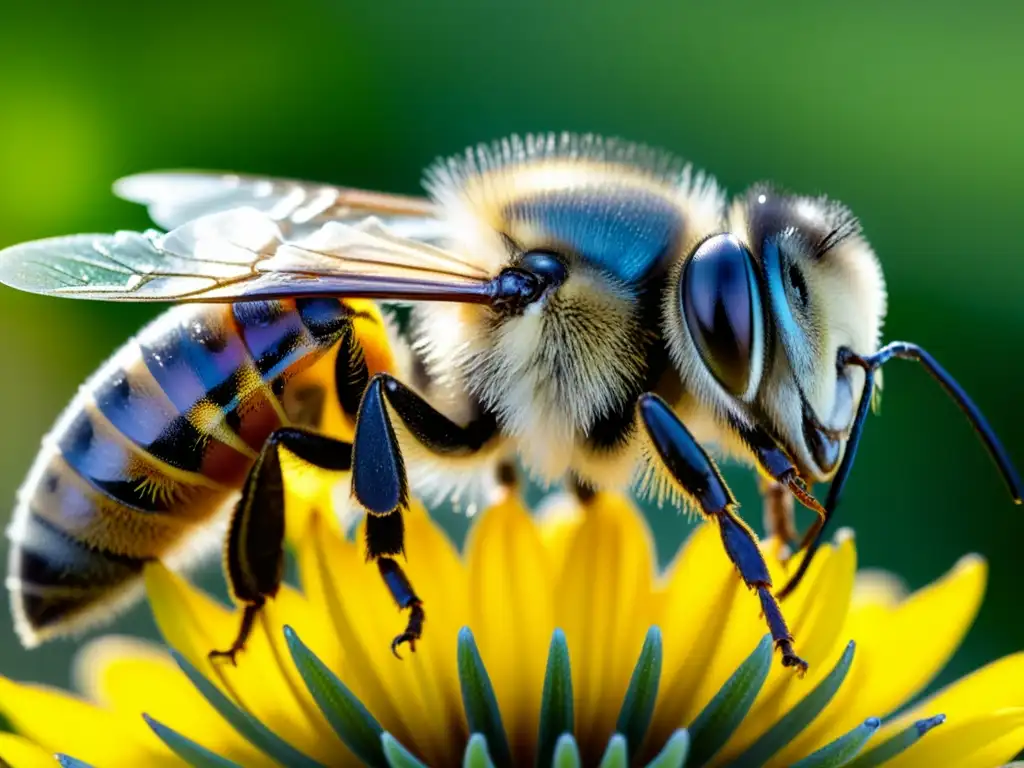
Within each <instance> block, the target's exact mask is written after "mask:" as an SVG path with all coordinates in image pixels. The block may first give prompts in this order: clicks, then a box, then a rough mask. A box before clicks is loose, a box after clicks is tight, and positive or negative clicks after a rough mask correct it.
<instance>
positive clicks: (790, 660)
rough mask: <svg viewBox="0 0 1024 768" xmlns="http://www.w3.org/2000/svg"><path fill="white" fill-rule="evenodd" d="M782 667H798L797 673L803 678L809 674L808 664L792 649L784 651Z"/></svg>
mask: <svg viewBox="0 0 1024 768" xmlns="http://www.w3.org/2000/svg"><path fill="white" fill-rule="evenodd" d="M782 666H784V667H796V673H797V674H798V675H799V676H800V677H803V676H804V675H805V674H806V673H807V662H806V661H804V660H803V659H801V658H800V657H799V656H797V655H796V654H795V653H794V652H793V649H792V648H789V649H788V650H787V649H783V651H782Z"/></svg>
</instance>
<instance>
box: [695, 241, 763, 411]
mask: <svg viewBox="0 0 1024 768" xmlns="http://www.w3.org/2000/svg"><path fill="white" fill-rule="evenodd" d="M679 301H680V303H681V305H682V310H683V317H685V318H686V325H687V327H688V328H689V330H690V336H691V337H692V338H693V340H694V343H695V344H696V345H697V350H698V352H699V353H700V356H701V359H702V360H703V361H704V364H705V365H706V366H707V367H708V370H710V371H711V373H712V374H713V375H714V377H715V378H716V379H717V380H718V382H719V383H720V384H721V385H722V386H723V387H724V388H725V389H726V390H727V391H728V392H729V393H730V394H732V395H734V396H736V397H743V396H745V395H747V393H748V389H750V387H751V383H752V382H753V384H754V386H756V384H757V379H758V378H760V370H757V371H755V370H754V367H755V366H756V367H758V369H759V368H760V364H761V361H760V357H761V351H760V343H761V324H762V315H761V295H760V291H759V289H758V285H757V279H756V278H755V276H754V262H753V257H752V256H751V255H750V251H748V250H747V248H746V246H744V245H743V243H741V242H740V241H739V240H737V239H736V238H735V237H734V236H733V235H728V234H721V235H715V236H714V237H711V238H709V239H707V240H705V241H704V242H703V243H701V244H700V245H699V246H698V247H697V250H696V251H694V253H693V256H692V257H691V258H690V260H689V262H687V264H686V266H685V267H684V269H683V279H682V281H681V282H680V285H679Z"/></svg>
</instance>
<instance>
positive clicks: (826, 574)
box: [723, 532, 857, 765]
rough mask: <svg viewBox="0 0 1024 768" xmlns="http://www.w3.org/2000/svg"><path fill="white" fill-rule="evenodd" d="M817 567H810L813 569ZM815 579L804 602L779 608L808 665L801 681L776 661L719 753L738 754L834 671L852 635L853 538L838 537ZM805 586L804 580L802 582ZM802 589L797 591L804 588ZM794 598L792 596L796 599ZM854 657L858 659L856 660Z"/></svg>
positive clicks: (785, 759)
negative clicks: (849, 617)
mask: <svg viewBox="0 0 1024 768" xmlns="http://www.w3.org/2000/svg"><path fill="white" fill-rule="evenodd" d="M815 566H817V563H815V564H814V565H812V570H813V568H814V567H815ZM817 567H818V571H817V573H816V575H813V576H812V575H809V576H808V580H810V579H811V578H813V579H814V582H813V584H809V585H808V588H807V590H806V592H805V593H804V595H803V601H802V604H795V605H794V602H793V600H786V601H785V602H784V603H783V604H782V605H783V610H784V611H785V612H786V616H787V618H788V619H789V621H790V630H791V631H792V633H793V637H794V645H795V646H796V650H797V653H799V654H800V656H802V657H803V658H804V659H805V660H806V661H807V663H808V665H809V668H808V671H807V673H806V674H805V675H804V676H803V677H800V676H799V675H796V674H794V673H793V670H791V669H786V668H785V667H783V666H782V665H781V664H779V663H778V659H775V660H774V663H773V665H772V669H771V671H770V672H769V674H768V679H767V680H766V681H765V684H764V686H763V687H762V689H761V692H760V694H759V695H758V697H757V699H756V700H755V702H754V706H753V707H751V710H750V714H749V715H748V716H747V718H746V719H745V720H744V721H743V724H742V725H741V726H740V727H739V728H738V729H737V731H736V733H735V735H734V736H733V738H732V739H730V741H729V743H728V745H727V746H726V748H725V750H724V751H723V754H726V755H728V754H738V753H739V752H741V751H742V750H743V749H745V748H746V747H747V746H749V745H750V744H752V743H753V741H754V740H755V739H756V738H757V737H758V736H760V735H761V734H762V733H764V732H765V731H766V730H768V728H770V727H771V726H772V725H773V724H774V723H775V722H777V721H778V720H779V718H781V717H782V716H783V715H784V714H785V713H787V712H788V711H789V710H790V709H792V708H793V707H794V706H795V705H796V704H797V703H799V702H800V701H801V700H802V699H803V698H804V697H805V696H807V694H808V693H810V692H811V691H812V690H814V688H815V687H816V686H817V685H818V684H819V683H820V682H821V681H822V680H823V679H824V678H825V677H826V676H827V675H828V674H829V672H831V671H832V669H833V668H834V667H835V665H836V663H837V662H838V661H839V659H840V657H841V656H842V653H843V651H844V649H845V647H846V644H847V643H848V642H849V640H850V637H849V635H847V634H846V633H845V631H844V628H845V625H846V620H847V615H848V612H849V607H850V601H851V599H852V595H853V584H854V577H855V574H856V571H857V552H856V548H855V546H854V541H853V537H852V536H851V535H849V533H848V532H847V533H844V534H840V535H838V536H837V538H836V544H835V545H834V546H833V547H832V548H831V550H830V552H829V553H828V555H827V557H826V558H825V560H824V561H823V563H822V565H821V566H817ZM804 583H805V584H806V583H807V582H804ZM802 588H803V587H801V589H802ZM795 598H796V595H794V599H795ZM855 658H856V656H855ZM785 754H786V757H782V756H779V757H777V758H776V759H777V761H778V762H779V764H781V765H788V764H789V763H791V762H793V760H791V759H789V758H790V757H792V754H791V750H790V751H786V752H785Z"/></svg>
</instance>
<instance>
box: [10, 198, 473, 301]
mask: <svg viewBox="0 0 1024 768" xmlns="http://www.w3.org/2000/svg"><path fill="white" fill-rule="evenodd" d="M490 277H491V276H490V274H488V272H487V271H486V270H485V269H484V268H482V267H481V266H479V265H476V264H474V263H472V262H470V261H468V260H466V259H463V258H460V257H459V256H457V255H456V254H453V253H451V252H449V251H446V250H443V249H440V248H436V247H434V246H431V245H428V244H425V243H421V242H418V241H416V240H411V239H408V238H404V237H400V236H397V235H395V234H394V233H393V232H391V231H390V230H388V229H387V228H385V227H384V226H383V225H382V224H381V223H380V222H379V221H377V220H375V219H366V220H363V221H360V222H358V223H357V224H343V223H340V222H329V223H327V224H324V225H322V226H321V227H320V228H319V229H317V230H316V231H314V232H313V233H311V234H309V235H306V236H305V237H301V238H298V239H293V240H289V239H286V238H285V236H284V234H283V233H282V231H281V228H280V226H279V224H278V222H277V221H275V220H274V219H273V218H272V217H271V216H270V215H268V214H267V213H266V212H263V211H259V210H256V209H253V208H237V209H233V210H229V211H224V212H221V213H214V214H209V215H206V216H202V217H200V218H198V219H194V220H192V221H189V222H187V223H185V224H183V225H181V226H179V227H177V228H175V229H172V230H171V231H170V232H167V233H160V232H156V231H153V230H150V231H146V232H118V233H116V234H113V235H71V236H67V237H56V238H50V239H47V240H38V241H35V242H30V243H24V244H21V245H15V246H12V247H10V248H7V249H5V250H3V251H0V282H3V283H6V284H7V285H10V286H12V287H14V288H18V289H20V290H24V291H30V292H33V293H43V294H49V295H57V296H65V297H71V298H80V299H100V300H106V301H243V300H246V299H258V298H271V297H279V296H294V295H324V296H339V297H356V296H361V297H367V298H381V299H392V300H396V301H402V300H449V301H476V302H483V301H487V300H488V299H489V295H490V294H488V292H487V289H488V286H489V283H490Z"/></svg>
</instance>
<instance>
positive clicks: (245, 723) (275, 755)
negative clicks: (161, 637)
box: [171, 651, 323, 768]
mask: <svg viewBox="0 0 1024 768" xmlns="http://www.w3.org/2000/svg"><path fill="white" fill-rule="evenodd" d="M171 655H172V656H173V657H174V660H175V661H176V662H177V664H178V666H179V667H181V671H182V672H184V673H185V676H186V677H187V678H188V679H189V680H190V681H191V683H192V685H193V686H195V688H196V690H197V691H199V693H200V695H201V696H202V697H203V698H204V699H206V701H207V702H208V703H209V704H210V706H211V707H213V708H214V709H215V710H217V714H219V715H220V716H221V717H222V718H224V720H225V721H227V723H228V724H229V725H230V726H231V727H232V728H234V729H235V731H237V732H238V734H239V735H240V736H242V737H243V738H245V739H246V740H247V741H248V742H249V743H250V744H252V745H253V746H254V747H256V748H257V749H259V750H260V751H261V752H263V753H264V754H266V755H267V756H269V757H270V758H272V759H273V760H274V761H275V762H277V763H280V764H281V765H286V766H288V768H323V764H322V763H318V762H317V761H316V760H314V759H313V758H311V757H308V756H307V755H304V754H303V753H302V752H300V751H299V750H297V749H296V748H295V747H293V746H292V745H291V744H289V743H288V742H287V741H285V740H284V739H282V738H281V737H280V736H278V735H277V734H276V733H274V732H273V731H272V730H270V729H269V728H267V726H265V725H264V724H263V723H261V722H260V721H259V720H257V719H256V718H255V717H253V716H252V715H251V714H249V713H248V712H246V711H245V710H244V709H242V708H241V707H239V706H238V705H237V704H235V702H233V701H232V700H231V699H229V698H228V697H227V696H226V695H225V694H224V693H223V692H222V691H221V690H220V689H219V688H218V687H217V686H215V685H214V684H213V683H211V682H210V681H209V680H207V679H206V677H204V676H203V673H202V672H200V671H199V670H198V669H196V668H195V667H193V666H192V665H191V664H190V663H189V662H188V660H187V659H186V658H185V657H184V656H182V655H181V654H180V653H178V652H177V651H171Z"/></svg>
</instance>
